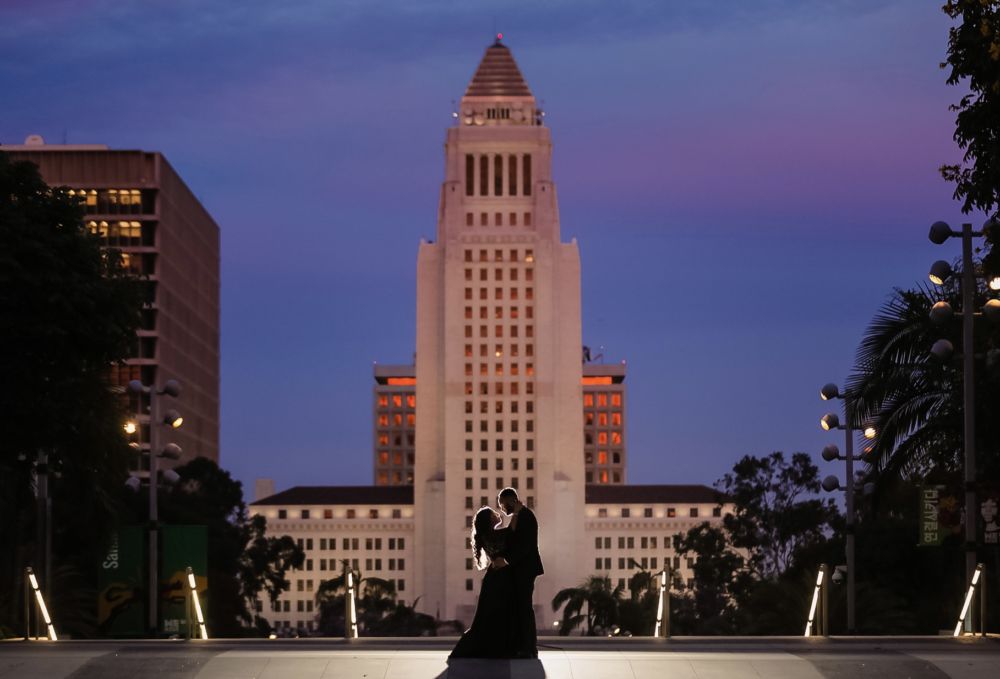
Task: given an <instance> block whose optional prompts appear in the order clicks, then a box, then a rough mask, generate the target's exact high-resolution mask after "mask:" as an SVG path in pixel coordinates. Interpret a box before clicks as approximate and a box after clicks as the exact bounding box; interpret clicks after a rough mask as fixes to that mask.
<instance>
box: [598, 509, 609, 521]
mask: <svg viewBox="0 0 1000 679" xmlns="http://www.w3.org/2000/svg"><path fill="white" fill-rule="evenodd" d="M597 516H598V518H601V519H606V518H608V508H607V507H601V508H600V509H598V510H597Z"/></svg>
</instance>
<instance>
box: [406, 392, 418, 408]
mask: <svg viewBox="0 0 1000 679" xmlns="http://www.w3.org/2000/svg"><path fill="white" fill-rule="evenodd" d="M406 407H407V408H416V407H417V397H416V396H415V395H414V394H407V395H406Z"/></svg>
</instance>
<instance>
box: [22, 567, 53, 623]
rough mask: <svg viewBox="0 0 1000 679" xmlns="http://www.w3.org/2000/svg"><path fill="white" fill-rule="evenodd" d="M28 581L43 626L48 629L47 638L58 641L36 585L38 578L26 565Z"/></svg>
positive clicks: (40, 592)
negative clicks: (43, 623) (43, 622)
mask: <svg viewBox="0 0 1000 679" xmlns="http://www.w3.org/2000/svg"><path fill="white" fill-rule="evenodd" d="M27 573H28V581H29V582H30V583H31V589H32V590H34V592H35V602H36V603H37V604H38V610H39V611H40V612H41V614H42V620H44V621H45V627H46V628H47V629H48V633H49V639H51V640H52V641H58V640H59V638H58V637H56V628H55V626H54V625H53V624H52V618H50V617H49V609H48V607H47V606H46V605H45V598H44V597H43V596H42V590H41V589H40V588H39V587H38V579H37V578H36V577H35V571H34V570H32V569H31V567H28V569H27Z"/></svg>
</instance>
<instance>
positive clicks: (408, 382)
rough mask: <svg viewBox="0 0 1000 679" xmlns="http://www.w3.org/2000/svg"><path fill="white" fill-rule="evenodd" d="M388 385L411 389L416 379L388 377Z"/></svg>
mask: <svg viewBox="0 0 1000 679" xmlns="http://www.w3.org/2000/svg"><path fill="white" fill-rule="evenodd" d="M388 382H389V385H390V386H393V387H412V386H413V385H415V384H416V383H417V378H416V377H390V378H389V379H388Z"/></svg>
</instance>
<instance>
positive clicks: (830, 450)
mask: <svg viewBox="0 0 1000 679" xmlns="http://www.w3.org/2000/svg"><path fill="white" fill-rule="evenodd" d="M819 395H820V398H822V399H823V400H824V401H829V400H831V399H835V398H839V399H842V400H843V401H844V423H843V424H841V423H840V418H839V417H838V416H837V414H836V413H827V414H826V415H824V416H823V417H822V419H820V426H822V427H823V429H825V430H827V431H830V430H832V429H843V430H844V434H845V436H844V454H843V455H841V454H840V450H839V449H838V448H837V446H836V445H835V444H832V443H831V444H830V445H828V446H826V447H825V448H823V453H822V455H823V459H824V460H826V461H827V462H832V461H833V460H845V461H846V463H847V469H846V471H845V475H846V479H845V488H844V495H845V504H846V514H847V522H846V523H847V525H846V528H845V530H846V533H847V540H846V543H847V544H846V549H845V552H846V554H845V556H846V557H847V633H848V634H854V633H855V632H856V630H857V626H856V617H855V616H856V610H857V609H856V606H855V602H856V592H857V589H856V581H855V569H854V462H855V461H856V460H861V459H862V458H861V457H855V455H854V428H853V422H854V403H853V399H852V398H851V396H850V395H849V394H841V393H840V389H838V388H837V385H836V384H833V383H832V382H831V383H829V384H826V385H824V386H823V388H822V389H820V392H819ZM864 434H865V438H868V439H872V438H875V429H874V428H873V427H866V428H865V430H864ZM839 488H840V480H839V479H838V478H837V477H836V476H828V477H826V478H825V479H823V489H824V490H826V491H827V492H833V491H835V490H837V489H839Z"/></svg>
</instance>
